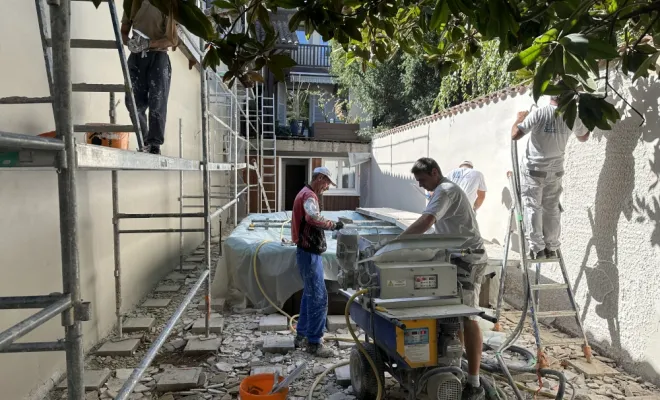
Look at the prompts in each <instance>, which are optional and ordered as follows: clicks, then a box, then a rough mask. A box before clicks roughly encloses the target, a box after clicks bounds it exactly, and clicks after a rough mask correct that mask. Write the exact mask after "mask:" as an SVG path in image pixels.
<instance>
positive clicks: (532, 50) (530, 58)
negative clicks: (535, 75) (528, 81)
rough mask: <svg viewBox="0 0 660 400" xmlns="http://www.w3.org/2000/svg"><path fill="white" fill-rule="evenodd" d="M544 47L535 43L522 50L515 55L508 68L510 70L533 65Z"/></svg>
mask: <svg viewBox="0 0 660 400" xmlns="http://www.w3.org/2000/svg"><path fill="white" fill-rule="evenodd" d="M542 50H543V47H542V45H541V44H533V45H531V46H529V47H528V48H526V49H525V50H523V51H521V52H520V53H518V54H516V55H515V56H513V58H512V59H511V61H509V65H508V66H507V68H506V70H507V71H508V72H513V71H517V70H519V69H521V68H524V67H527V66H529V65H531V64H532V63H533V62H534V61H536V59H537V58H538V57H539V56H540V55H541V51H542Z"/></svg>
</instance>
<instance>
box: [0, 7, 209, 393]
mask: <svg viewBox="0 0 660 400" xmlns="http://www.w3.org/2000/svg"><path fill="white" fill-rule="evenodd" d="M72 3H73V4H72V37H73V38H90V39H111V38H113V34H112V25H111V21H110V15H109V13H108V9H107V7H108V6H107V4H105V3H103V4H101V6H100V7H99V9H98V10H96V9H95V8H94V6H93V5H92V4H91V2H88V3H84V2H72ZM118 4H119V8H120V9H121V5H120V4H121V3H118ZM2 5H3V7H2V9H3V10H4V11H5V12H4V13H2V15H1V16H0V36H2V37H3V38H5V39H3V40H2V42H1V43H0V60H2V62H0V77H1V78H0V97H4V96H11V95H22V96H46V95H47V94H48V89H47V83H46V75H45V68H44V63H43V57H42V55H41V45H40V41H39V32H38V25H37V19H36V12H35V5H34V2H30V1H23V0H5V1H3V4H2ZM8 11H11V12H8ZM170 56H171V62H172V69H173V73H172V86H171V91H170V101H169V109H168V121H167V132H166V135H165V145H164V146H163V147H162V152H163V154H164V155H172V156H178V150H179V149H178V132H179V127H178V125H179V122H178V119H179V118H182V119H183V132H184V148H183V154H184V157H186V158H191V159H199V157H200V145H199V143H200V135H199V132H200V89H199V73H198V72H197V70H195V69H193V70H189V69H188V60H187V59H186V58H185V57H184V56H183V55H182V53H181V51H176V52H174V53H171V54H170ZM72 57H73V60H72V75H73V76H72V78H73V82H86V83H121V82H123V80H122V75H121V69H120V64H119V59H118V55H117V52H116V51H112V50H81V49H74V50H72ZM117 98H118V100H121V104H120V105H119V106H118V123H124V124H126V123H130V122H129V121H130V119H129V118H128V114H127V112H126V109H125V105H124V101H123V95H122V96H118V97H117ZM73 115H74V123H85V122H108V95H107V94H82V93H74V96H73ZM0 121H2V123H1V125H0V130H3V131H7V132H14V133H24V134H39V133H42V132H47V131H51V130H54V123H53V118H52V110H51V108H50V106H49V105H28V106H0ZM131 136H132V138H133V139H132V142H131V148H135V143H136V142H135V139H134V135H133V134H131ZM78 139H80V140H83V134H80V135H79V136H78ZM178 174H179V173H178V172H120V173H119V182H120V188H119V191H120V192H119V193H120V210H121V211H122V212H127V213H130V212H142V213H144V212H176V211H178V209H179V208H178V201H177V197H178V190H179V179H178V176H179V175H178ZM200 176H201V174H200V173H199V172H185V173H184V187H185V191H186V193H187V194H197V195H199V194H201V188H200V184H199V181H200ZM218 182H220V179H218V178H217V175H216V178H215V180H214V183H218ZM77 194H78V204H79V232H80V234H79V249H80V269H81V281H82V294H83V298H84V299H85V300H87V301H91V303H92V315H93V320H92V321H90V322H85V323H83V327H84V342H85V346H86V348H90V347H91V346H92V345H93V344H94V343H96V342H97V341H98V340H99V339H101V338H102V337H104V336H106V335H107V334H108V333H109V332H110V330H111V329H112V327H113V324H114V323H115V317H114V304H115V301H114V279H113V245H112V221H111V215H112V203H111V200H112V199H111V191H110V172H109V171H99V172H84V171H80V172H79V173H78V190H77ZM0 204H1V205H2V211H0V229H1V230H2V232H3V233H4V234H3V235H2V238H1V239H0V254H1V255H2V256H0V272H1V273H2V279H1V280H0V293H2V296H18V295H40V294H48V293H50V292H56V291H61V290H62V283H61V282H62V280H61V267H60V260H61V259H60V242H59V215H58V203H57V181H56V174H55V172H53V171H31V172H28V171H0ZM200 204H201V201H200ZM185 225H186V226H185V227H198V226H199V225H200V223H199V222H197V221H186V222H185ZM122 226H123V227H125V228H138V227H145V228H147V227H151V228H158V227H172V228H175V227H178V220H164V221H161V220H154V221H151V222H148V221H147V222H145V221H127V222H126V223H125V224H124V223H123V222H122ZM121 241H122V247H121V251H122V260H121V261H122V263H123V286H124V287H123V292H124V298H123V300H124V309H126V310H128V309H130V308H131V307H132V306H133V305H135V304H136V303H137V302H138V301H139V300H140V298H141V297H142V296H143V295H145V294H146V293H147V292H148V291H149V290H150V289H151V287H152V286H153V285H154V284H155V283H156V281H157V280H158V279H159V278H160V277H162V276H163V275H164V274H166V273H167V272H168V270H169V269H170V268H171V267H173V265H175V264H176V263H177V262H178V249H179V244H178V234H151V235H130V236H122V240H121ZM201 241H202V236H201V235H200V234H190V235H187V236H186V249H187V250H191V249H192V248H193V247H196V246H197V244H199V243H200V242H201ZM33 312H34V311H33V310H29V311H26V312H22V311H2V312H1V313H0V329H5V328H7V327H9V326H11V325H13V324H15V323H16V322H18V321H20V320H22V319H24V318H26V317H27V316H28V315H30V314H31V313H33ZM63 332H64V331H63V328H62V327H61V326H60V321H59V318H54V319H53V320H52V321H50V322H48V323H47V324H45V325H44V326H42V327H40V328H39V329H37V330H36V331H34V332H33V333H31V334H29V335H28V336H26V337H25V338H24V339H23V340H25V341H52V340H57V339H59V338H62V337H63ZM64 360H65V358H64V353H23V354H3V355H0V387H2V392H3V393H2V396H1V397H2V398H3V399H8V400H9V399H11V400H15V399H16V400H18V399H23V398H25V397H26V396H28V395H29V394H30V392H34V390H35V389H36V388H37V387H39V386H40V385H43V384H46V383H48V382H49V380H50V379H51V377H54V376H55V377H56V376H58V374H59V373H61V372H62V371H63V370H64Z"/></svg>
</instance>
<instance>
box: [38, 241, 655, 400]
mask: <svg viewBox="0 0 660 400" xmlns="http://www.w3.org/2000/svg"><path fill="white" fill-rule="evenodd" d="M202 248H203V247H202ZM212 253H213V261H212V266H215V264H216V260H217V257H218V254H219V248H218V245H217V243H216V244H215V245H214V247H213V252H212ZM199 254H200V252H199V251H198V252H195V253H194V254H193V256H195V257H197V258H196V259H197V260H198V261H195V262H194V263H193V262H189V261H186V264H185V266H186V268H185V269H184V271H183V272H178V271H175V272H173V273H172V274H170V275H168V277H166V278H165V279H164V280H163V281H161V282H160V283H159V285H158V287H160V288H161V291H154V292H153V293H151V294H149V295H148V296H147V298H148V299H171V301H169V302H161V304H158V306H157V307H145V306H144V305H143V302H140V306H139V307H138V308H137V309H136V310H134V311H132V312H130V313H129V314H128V315H127V317H136V318H137V317H139V318H154V319H155V320H156V324H155V325H154V326H155V328H152V329H150V330H149V331H147V332H143V333H139V334H135V333H130V334H128V335H130V337H138V338H139V342H140V343H139V346H138V348H137V350H136V352H135V354H133V355H130V356H99V355H95V352H94V350H96V349H93V350H92V351H91V352H89V355H88V357H87V359H86V368H87V370H88V371H91V370H94V371H100V372H98V373H94V374H87V375H89V376H90V382H89V384H88V382H85V385H86V387H87V389H88V391H87V393H86V400H105V399H113V398H114V397H115V396H116V395H117V393H118V392H119V390H120V388H121V387H122V385H123V384H124V382H125V381H126V380H127V379H128V378H129V376H130V375H131V373H132V372H133V368H135V367H136V366H138V365H139V363H140V361H141V360H142V358H143V356H144V355H145V353H146V351H147V350H148V348H149V346H150V345H151V343H152V342H153V340H155V339H156V337H157V336H158V334H159V333H160V331H161V329H162V328H163V325H164V323H165V321H167V319H168V318H169V317H170V316H171V315H172V313H173V312H174V311H175V309H176V308H177V307H178V305H179V304H180V302H181V300H182V299H183V297H184V296H185V294H186V292H187V291H188V290H189V289H190V288H191V287H192V285H193V284H194V282H195V281H196V280H197V278H198V277H199V275H200V272H201V269H202V268H203V265H202V262H201V261H199V257H198V256H199ZM175 285H181V287H180V288H179V290H178V291H177V292H169V291H165V292H163V291H162V288H163V286H175ZM203 295H204V293H203V291H202V290H200V291H199V292H198V294H197V296H196V298H195V300H193V303H192V304H191V305H190V306H189V307H188V309H187V310H186V312H185V314H184V315H183V317H182V318H181V320H180V321H179V323H178V324H177V326H176V327H175V329H174V331H173V332H172V334H171V335H170V337H169V338H168V340H167V341H166V343H165V345H164V346H163V347H162V348H161V350H160V352H159V353H158V355H157V357H156V359H155V360H154V362H153V363H152V365H151V367H149V368H148V369H147V370H146V371H145V373H144V375H143V376H142V377H141V379H140V382H139V384H138V385H137V386H136V388H135V390H134V392H133V394H131V396H130V397H129V399H130V400H235V399H237V398H238V392H239V389H238V387H239V384H240V382H241V380H242V379H244V378H245V377H247V376H249V375H250V374H254V373H264V372H269V373H272V372H274V371H275V370H278V371H279V372H280V373H281V374H283V375H286V374H288V373H290V372H291V371H293V370H294V369H295V368H296V367H297V366H298V365H300V364H301V363H303V362H307V363H308V364H307V368H305V370H304V371H303V373H302V374H301V376H300V377H299V378H298V379H297V380H296V381H295V382H294V383H293V385H292V386H291V388H290V389H291V390H290V394H289V399H290V400H304V399H306V398H307V396H308V390H309V388H310V387H311V384H312V382H313V381H314V380H315V379H316V378H317V376H318V375H319V374H321V373H322V372H324V371H325V370H326V369H328V368H329V367H331V366H332V365H333V364H335V363H337V362H339V361H342V360H347V359H348V357H349V354H350V351H351V346H350V344H349V345H347V344H345V343H342V344H341V345H339V344H338V343H337V342H332V341H328V342H327V343H326V344H327V345H329V346H332V348H333V350H334V356H333V357H332V358H328V359H318V358H314V357H312V356H310V355H308V354H306V353H305V352H303V351H300V350H294V349H292V348H291V347H292V343H293V335H292V334H291V333H290V332H289V331H288V330H287V329H286V324H284V326H282V324H281V318H280V319H279V322H278V318H276V317H274V316H271V317H267V318H264V317H266V316H265V315H263V314H260V313H258V312H257V311H254V312H250V310H247V311H244V312H241V313H236V314H231V313H229V312H227V311H224V312H222V311H221V304H220V303H219V302H217V301H216V302H214V307H213V309H214V313H218V314H224V315H213V316H212V318H213V319H212V321H213V322H214V325H212V326H213V329H212V332H213V333H212V337H211V340H212V341H213V342H210V343H209V346H211V347H215V348H216V349H217V350H214V351H211V352H202V353H199V352H192V353H190V352H187V351H186V348H189V347H188V346H189V343H190V342H191V341H197V342H204V341H205V340H206V338H205V336H204V333H200V332H203V330H200V327H203V326H204V324H203V323H202V324H201V325H200V322H199V321H200V320H201V321H203V320H204V311H202V310H203V308H204V307H200V306H199V304H200V302H202V301H203V300H202V299H203ZM145 300H146V299H145ZM150 303H151V305H153V304H154V302H153V301H151V302H150ZM166 303H167V304H166ZM148 304H149V303H148ZM219 321H222V323H220V322H219ZM264 321H267V322H268V323H270V324H271V327H272V326H274V327H276V328H273V329H277V330H272V329H267V328H264V326H265V325H264ZM516 323H517V319H516V318H511V319H503V321H502V325H503V328H504V330H505V332H508V331H509V330H510V329H513V328H514V327H515V325H516ZM220 325H221V326H220ZM332 327H333V328H338V329H337V330H336V331H333V332H330V333H329V334H331V335H336V336H339V337H348V330H347V329H346V327H345V324H344V325H342V324H341V320H340V319H336V320H335V319H333V326H332ZM128 335H126V336H128ZM544 335H545V336H546V337H547V336H548V335H553V336H555V337H556V338H566V337H568V336H566V335H564V334H563V333H561V332H558V331H557V330H555V329H552V328H549V327H544ZM486 336H487V337H486V340H485V342H487V341H489V340H491V339H493V338H494V337H495V336H497V335H491V334H490V333H487V334H486ZM516 345H518V346H522V347H525V348H527V349H530V350H533V352H534V353H535V350H534V349H535V345H534V337H533V335H532V331H531V329H530V327H529V326H527V327H526V328H525V329H524V331H523V333H522V335H521V338H520V339H519V340H518V341H517V342H516ZM98 347H100V346H98ZM98 347H97V348H98ZM269 349H270V351H269ZM546 352H547V353H546V354H547V356H548V361H549V362H550V368H553V369H557V370H560V371H562V372H563V373H564V375H565V377H566V380H567V381H568V382H570V385H568V387H567V392H566V394H565V396H564V398H565V399H571V398H572V396H573V392H574V393H575V396H574V399H575V400H607V399H615V400H624V399H625V400H631V399H635V398H638V400H651V399H656V400H660V390H659V389H658V387H656V386H655V385H653V384H651V383H648V382H645V381H644V380H642V379H640V378H636V377H634V376H631V375H629V374H626V373H625V372H623V370H622V369H621V368H620V367H618V366H617V365H616V364H615V363H614V362H613V361H612V360H609V359H607V358H605V357H601V356H598V355H597V354H596V353H595V352H594V354H595V356H596V357H595V358H596V361H597V362H598V363H599V364H598V365H601V364H602V365H604V366H606V367H610V368H609V369H607V370H605V369H604V367H603V371H607V374H606V375H596V376H591V375H590V374H584V373H581V372H579V371H578V370H577V369H576V368H574V367H573V366H571V365H570V362H571V360H579V359H581V358H582V351H581V348H580V345H579V344H567V345H553V346H549V347H548V348H547V350H546ZM504 358H505V359H506V360H507V363H524V360H523V359H522V357H520V356H518V355H516V354H512V353H505V354H504ZM494 359H495V355H494V352H492V351H487V352H484V360H486V361H491V362H493V361H494ZM108 371H109V374H108ZM347 372H348V368H347V367H346V368H344V369H343V370H342V371H340V372H339V375H340V377H339V381H338V379H337V376H336V374H335V372H333V373H330V374H328V375H327V376H326V377H325V378H324V379H323V380H322V381H321V384H320V385H318V387H317V388H316V392H315V393H314V395H313V398H314V399H318V400H324V399H327V400H351V399H354V398H355V397H354V396H353V391H352V388H351V387H350V385H347V382H346V373H347ZM588 375H589V376H588ZM92 377H93V380H92ZM515 379H516V380H517V381H518V382H519V383H520V385H521V386H522V387H524V388H526V389H523V391H524V393H525V394H526V396H527V397H528V398H529V399H532V398H535V392H536V391H537V390H539V381H538V378H537V376H536V375H535V374H529V373H527V374H516V375H515ZM496 383H497V386H498V387H499V388H501V389H503V390H504V392H505V393H506V394H507V397H508V398H511V399H513V398H515V397H514V396H513V392H512V390H511V389H510V388H509V387H508V385H507V384H506V383H505V382H503V381H501V380H497V381H496ZM541 385H542V387H541V389H540V391H539V393H538V396H536V398H543V397H546V398H554V396H555V394H556V390H557V385H558V382H557V381H556V380H554V379H551V378H543V379H542V382H541ZM406 396H407V394H406V392H405V391H403V390H402V389H401V388H400V387H399V385H398V383H397V382H396V381H395V380H394V379H393V378H392V377H391V376H389V375H387V376H386V380H385V396H384V399H388V400H389V399H392V400H396V399H402V400H405V399H407V397H406ZM60 399H66V389H64V388H56V389H54V390H53V391H52V392H51V393H50V395H49V397H47V400H60Z"/></svg>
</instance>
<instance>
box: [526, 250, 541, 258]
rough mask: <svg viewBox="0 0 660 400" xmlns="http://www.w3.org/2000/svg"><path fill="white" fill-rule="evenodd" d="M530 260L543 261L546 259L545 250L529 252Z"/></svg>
mask: <svg viewBox="0 0 660 400" xmlns="http://www.w3.org/2000/svg"><path fill="white" fill-rule="evenodd" d="M529 258H530V259H532V260H543V259H544V258H545V250H541V251H538V252H535V251H534V250H530V251H529Z"/></svg>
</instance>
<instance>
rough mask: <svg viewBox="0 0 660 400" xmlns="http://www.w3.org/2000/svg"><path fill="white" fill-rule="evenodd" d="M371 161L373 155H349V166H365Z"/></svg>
mask: <svg viewBox="0 0 660 400" xmlns="http://www.w3.org/2000/svg"><path fill="white" fill-rule="evenodd" d="M369 160H371V153H348V166H349V167H354V166H356V165H360V164H364V163H366V162H367V161H369Z"/></svg>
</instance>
